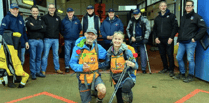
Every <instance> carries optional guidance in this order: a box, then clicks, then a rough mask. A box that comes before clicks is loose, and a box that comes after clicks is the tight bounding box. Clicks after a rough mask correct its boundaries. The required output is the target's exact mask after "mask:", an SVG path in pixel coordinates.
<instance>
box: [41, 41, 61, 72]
mask: <svg viewBox="0 0 209 103" xmlns="http://www.w3.org/2000/svg"><path fill="white" fill-rule="evenodd" d="M51 47H52V51H53V62H54V68H55V70H56V71H58V70H59V68H60V65H59V56H58V50H59V40H58V39H49V38H45V39H44V53H43V57H42V62H41V69H42V71H46V67H47V65H48V56H49V51H50V48H51Z"/></svg>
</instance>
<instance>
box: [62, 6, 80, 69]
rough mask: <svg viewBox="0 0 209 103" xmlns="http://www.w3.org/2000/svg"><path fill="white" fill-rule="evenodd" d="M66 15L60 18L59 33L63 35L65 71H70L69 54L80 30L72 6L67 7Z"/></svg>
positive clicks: (78, 21)
mask: <svg viewBox="0 0 209 103" xmlns="http://www.w3.org/2000/svg"><path fill="white" fill-rule="evenodd" d="M66 11H67V15H66V17H65V18H64V19H63V20H62V24H61V34H62V35H63V37H64V40H65V41H64V42H65V44H64V47H65V72H66V73H69V72H70V70H69V69H70V64H69V61H70V54H71V51H72V50H73V47H74V46H75V41H76V40H77V39H78V38H79V35H80V31H81V23H80V20H79V19H78V18H77V17H76V16H75V15H74V13H75V11H74V10H73V9H72V8H67V10H66Z"/></svg>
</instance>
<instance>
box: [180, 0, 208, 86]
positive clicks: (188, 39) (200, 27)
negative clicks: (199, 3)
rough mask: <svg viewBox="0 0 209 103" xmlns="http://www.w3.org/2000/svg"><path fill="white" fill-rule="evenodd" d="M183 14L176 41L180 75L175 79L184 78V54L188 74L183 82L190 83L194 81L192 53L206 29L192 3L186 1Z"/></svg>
mask: <svg viewBox="0 0 209 103" xmlns="http://www.w3.org/2000/svg"><path fill="white" fill-rule="evenodd" d="M185 10H186V12H185V14H184V15H183V17H182V18H181V25H180V30H179V36H178V39H177V45H178V46H179V48H178V53H177V56H176V59H177V60H178V64H179V70H180V74H179V75H177V76H176V77H185V67H184V65H185V64H184V61H183V55H184V53H185V52H186V54H187V60H188V61H189V74H188V76H187V77H186V79H184V80H183V82H186V83H188V82H191V81H193V80H194V78H193V75H194V68H195V62H194V53H195V48H196V46H197V42H196V41H198V40H199V39H201V38H202V36H203V35H204V34H205V32H206V30H207V27H206V25H205V22H204V20H203V19H202V17H201V16H199V15H198V14H197V13H195V12H194V2H193V1H187V2H186V6H185Z"/></svg>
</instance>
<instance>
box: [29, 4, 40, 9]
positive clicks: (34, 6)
mask: <svg viewBox="0 0 209 103" xmlns="http://www.w3.org/2000/svg"><path fill="white" fill-rule="evenodd" d="M33 8H37V9H38V10H39V8H38V6H36V5H33V6H32V7H31V8H30V10H32V9H33Z"/></svg>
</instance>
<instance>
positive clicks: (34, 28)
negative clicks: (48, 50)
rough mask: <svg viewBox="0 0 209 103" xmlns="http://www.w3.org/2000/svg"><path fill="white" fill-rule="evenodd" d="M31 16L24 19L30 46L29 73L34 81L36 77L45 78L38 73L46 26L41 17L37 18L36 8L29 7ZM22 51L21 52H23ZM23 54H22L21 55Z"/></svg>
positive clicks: (37, 10)
mask: <svg viewBox="0 0 209 103" xmlns="http://www.w3.org/2000/svg"><path fill="white" fill-rule="evenodd" d="M31 14H32V15H30V16H29V17H28V18H26V26H27V30H28V38H29V45H30V49H29V52H30V71H31V78H32V80H36V76H37V77H45V75H43V74H42V73H41V72H40V71H41V69H40V67H41V55H42V51H43V48H44V47H43V38H44V32H45V31H46V25H45V23H44V21H43V20H42V18H41V17H39V16H38V14H39V9H38V7H37V6H32V7H31ZM24 50H25V48H24V49H22V51H24ZM23 53H25V51H24V52H22V55H25V54H23Z"/></svg>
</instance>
